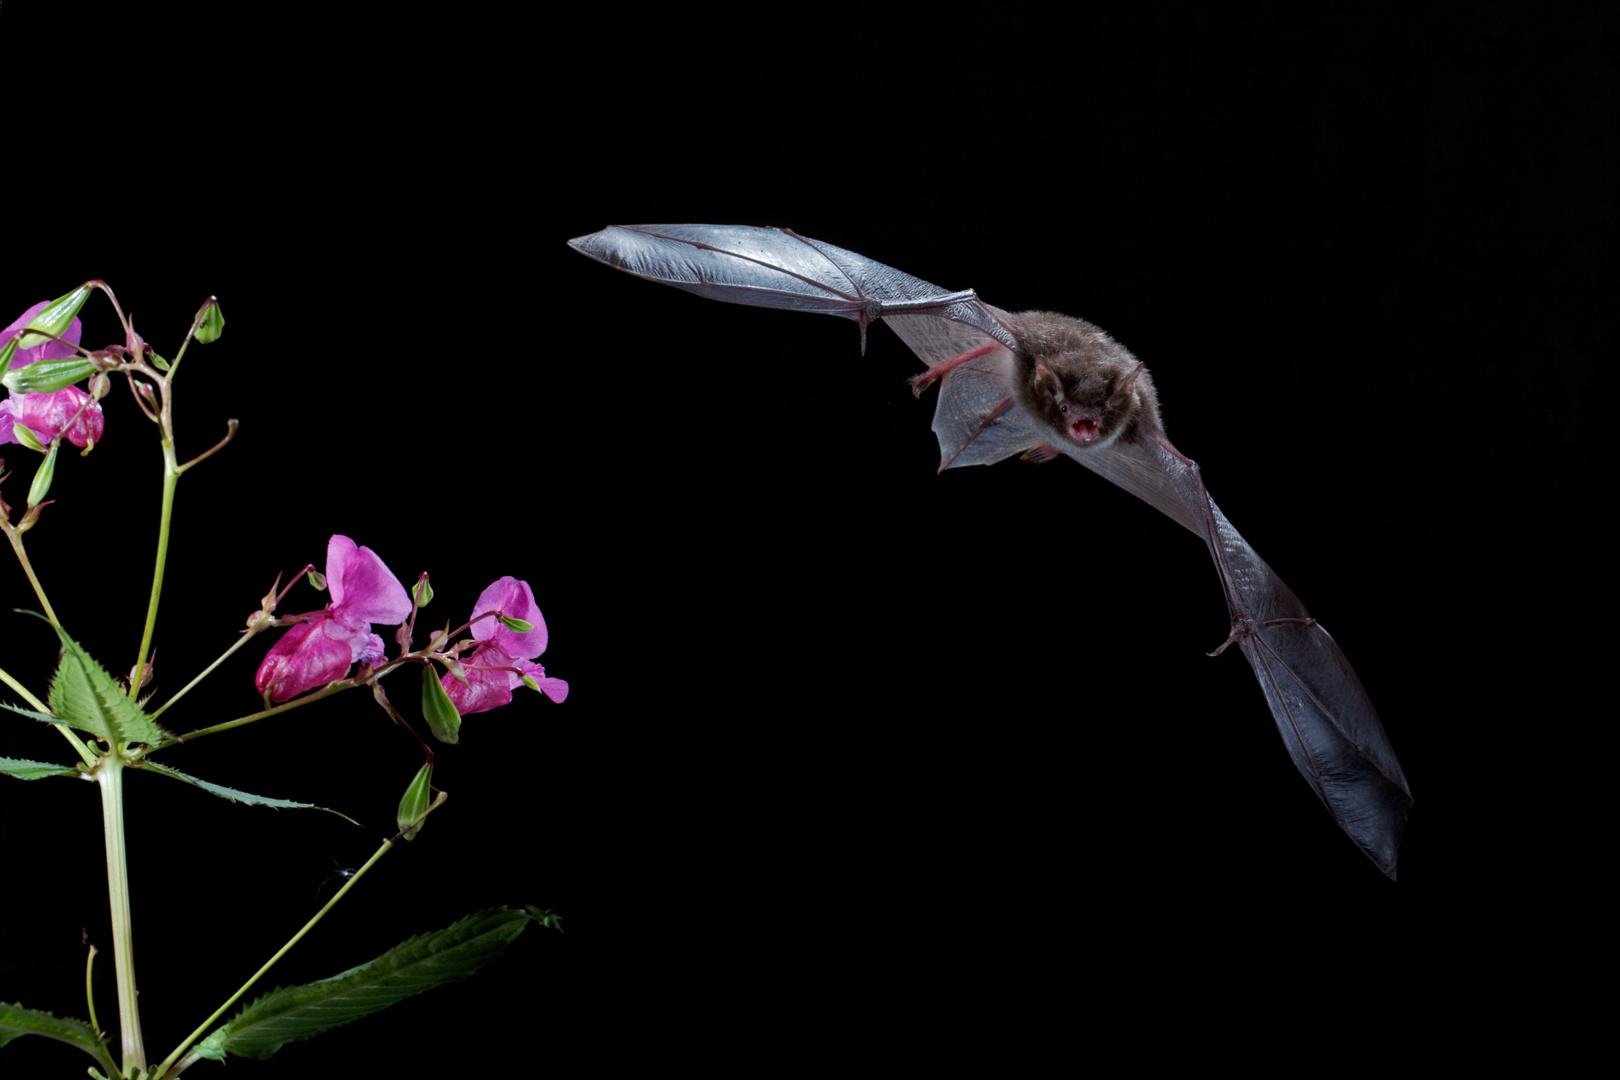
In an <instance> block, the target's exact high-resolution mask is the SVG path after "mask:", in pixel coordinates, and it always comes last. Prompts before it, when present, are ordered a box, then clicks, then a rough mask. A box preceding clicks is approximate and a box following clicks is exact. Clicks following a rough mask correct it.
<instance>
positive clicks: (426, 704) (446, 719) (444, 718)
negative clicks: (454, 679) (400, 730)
mask: <svg viewBox="0 0 1620 1080" xmlns="http://www.w3.org/2000/svg"><path fill="white" fill-rule="evenodd" d="M422 716H423V718H424V719H425V720H427V722H428V730H430V731H432V732H433V737H434V738H435V739H438V740H439V741H440V742H442V743H458V742H460V741H461V714H460V713H459V712H457V711H456V703H455V702H453V701H451V700H450V695H449V694H447V693H445V690H444V684H443V683H441V682H440V681H439V673H438V672H437V671H435V670H434V669H433V665H432V664H427V665H424V666H423V668H422Z"/></svg>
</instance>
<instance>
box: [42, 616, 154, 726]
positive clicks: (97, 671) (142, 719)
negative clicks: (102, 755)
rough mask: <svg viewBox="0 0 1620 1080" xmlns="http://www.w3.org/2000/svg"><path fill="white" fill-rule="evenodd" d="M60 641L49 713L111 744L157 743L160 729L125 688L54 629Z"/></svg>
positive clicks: (62, 631)
mask: <svg viewBox="0 0 1620 1080" xmlns="http://www.w3.org/2000/svg"><path fill="white" fill-rule="evenodd" d="M55 629H56V636H57V637H59V638H61V639H62V660H61V663H59V664H57V666H56V674H55V675H54V676H52V678H51V692H50V696H49V697H48V698H47V699H46V700H48V701H49V702H50V704H51V711H52V712H54V713H55V714H56V715H57V716H59V717H61V719H62V721H63V722H64V723H66V724H67V725H68V726H69V727H72V728H77V729H78V730H80V731H88V732H90V734H92V735H96V736H99V737H100V738H103V739H106V740H107V741H108V742H111V743H115V744H116V743H156V742H159V741H161V740H162V738H163V729H162V728H160V727H158V726H157V724H155V723H153V722H152V718H151V717H149V716H147V715H146V713H145V712H143V711H142V710H141V707H140V706H139V705H137V704H136V703H135V702H133V701H131V700H130V698H129V695H128V694H126V693H124V688H123V687H122V686H120V685H119V684H118V682H117V681H116V680H115V679H113V677H112V676H111V675H108V674H107V671H106V669H105V668H103V667H102V666H101V665H100V664H98V663H96V662H95V661H94V660H92V659H90V654H89V653H87V652H85V651H84V649H83V648H82V647H81V646H80V645H79V643H78V642H76V641H74V640H73V639H72V638H70V637H68V635H67V631H66V630H63V629H62V628H61V627H60V626H58V627H56V628H55Z"/></svg>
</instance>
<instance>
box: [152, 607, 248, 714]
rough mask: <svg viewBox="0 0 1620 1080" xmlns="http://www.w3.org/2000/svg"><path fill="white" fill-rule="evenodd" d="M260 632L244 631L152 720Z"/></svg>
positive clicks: (182, 688)
mask: <svg viewBox="0 0 1620 1080" xmlns="http://www.w3.org/2000/svg"><path fill="white" fill-rule="evenodd" d="M258 632H259V631H258V629H257V628H254V629H249V630H247V631H244V632H243V633H242V635H241V636H240V637H238V638H237V639H236V642H235V644H233V645H232V646H231V647H230V648H228V649H226V650H225V651H224V652H222V653H220V654H219V659H218V660H215V661H214V662H213V663H212V664H209V665H208V666H207V667H205V668H203V669H202V671H200V672H198V674H197V677H196V678H195V679H192V680H191V681H190V682H188V683H186V685H184V686H182V687H181V688H180V689H178V690H176V691H175V692H174V696H173V697H171V698H170V699H169V700H168V701H165V702H164V703H163V707H162V708H160V709H158V710H157V711H156V712H154V713H153V714H152V719H153V720H156V719H157V718H158V717H160V716H162V715H163V714H164V713H166V712H168V711H169V708H170V706H172V705H173V704H174V703H175V702H177V701H179V700H180V699H181V698H183V697H185V696H186V694H187V693H188V692H190V690H191V688H192V687H194V686H196V685H197V684H198V683H200V682H202V681H203V680H204V679H206V678H207V677H208V675H209V673H210V672H212V671H213V670H214V669H215V668H217V667H219V665H221V664H223V663H224V662H225V661H226V659H227V658H228V657H229V656H230V655H231V654H232V653H233V652H235V651H236V650H237V649H240V648H241V647H242V646H244V645H246V644H247V643H248V642H249V641H251V640H253V638H254V637H255V636H257V634H258ZM188 738H189V736H188Z"/></svg>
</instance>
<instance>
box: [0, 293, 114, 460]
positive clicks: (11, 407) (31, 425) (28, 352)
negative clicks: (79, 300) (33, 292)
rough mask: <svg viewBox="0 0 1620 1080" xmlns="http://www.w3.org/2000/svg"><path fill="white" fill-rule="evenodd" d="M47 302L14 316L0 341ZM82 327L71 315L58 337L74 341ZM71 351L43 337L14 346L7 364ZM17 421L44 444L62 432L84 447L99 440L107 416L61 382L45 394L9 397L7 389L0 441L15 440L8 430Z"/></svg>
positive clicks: (58, 356)
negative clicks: (37, 341)
mask: <svg viewBox="0 0 1620 1080" xmlns="http://www.w3.org/2000/svg"><path fill="white" fill-rule="evenodd" d="M48 303H50V301H48V300H41V301H40V302H39V303H37V304H35V305H34V306H33V307H31V308H29V309H28V310H27V311H25V312H23V313H22V314H21V315H19V316H17V318H16V319H15V320H13V321H12V323H11V325H10V326H8V327H6V328H5V329H4V330H0V345H4V344H5V343H6V342H8V341H10V340H11V339H12V338H14V337H16V336H17V334H18V333H19V332H20V331H21V330H22V328H23V327H25V326H27V325H28V320H30V319H32V318H33V317H34V316H35V315H38V314H39V313H40V312H41V311H43V310H45V305H46V304H48ZM83 329H84V328H83V327H82V326H81V325H80V324H79V320H78V319H74V320H73V322H72V323H71V324H70V325H69V326H68V329H67V333H65V334H63V335H62V337H63V338H65V339H66V340H68V341H71V342H72V343H73V344H75V345H77V344H78V343H79V337H80V335H81V334H82V333H83ZM72 355H73V350H72V349H71V348H69V347H68V346H66V345H63V344H62V343H61V342H57V341H46V342H43V343H42V344H39V345H34V346H32V347H30V348H27V349H18V350H17V351H16V352H15V353H13V354H12V356H11V365H10V366H11V369H13V370H15V369H16V368H20V367H27V366H28V365H29V364H32V363H34V362H35V361H38V360H62V359H65V358H66V357H69V356H72ZM87 402H88V405H87V404H86V403H87ZM81 408H82V409H83V410H84V411H83V412H82V413H81V412H80V411H79V410H80V409H81ZM75 417H77V419H75ZM70 421H71V423H70ZM17 424H21V425H23V426H24V427H26V428H28V429H30V430H31V431H33V433H34V434H35V435H37V436H38V437H39V441H40V442H42V443H45V444H46V445H50V442H51V440H52V439H55V438H56V437H58V436H62V437H64V438H66V439H67V441H68V442H70V443H72V444H73V445H74V446H79V447H84V446H89V445H90V443H92V442H100V441H101V436H102V433H103V432H104V431H106V428H107V419H106V417H104V416H103V415H102V413H101V404H100V403H99V402H96V401H91V400H90V395H89V394H87V393H85V392H84V391H83V390H80V389H79V388H78V387H77V386H65V387H63V388H62V389H60V390H57V391H54V392H53V393H49V394H22V395H19V396H17V397H11V396H10V395H9V392H8V394H7V396H6V397H5V398H0V445H4V444H5V443H9V442H16V441H17V437H16V434H15V432H14V431H13V430H12V428H13V427H14V425H17Z"/></svg>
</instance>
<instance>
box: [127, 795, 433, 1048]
mask: <svg viewBox="0 0 1620 1080" xmlns="http://www.w3.org/2000/svg"><path fill="white" fill-rule="evenodd" d="M447 798H448V796H447V795H446V794H445V793H444V792H442V791H441V792H439V794H438V797H437V798H435V799H434V800H433V803H432V805H430V806H429V807H428V808H427V809H425V810H423V811H422V812H421V813H420V814H418V815H417V816H416V817H415V818H413V819H411V821H410V823H409V824H407V825H406V826H405V827H404V828H403V829H401V830H400V831H399V832H397V833H395V834H394V835H393V836H391V837H389V838H388V839H387V840H384V841H383V842H382V845H381V846H380V847H378V848H377V850H376V851H374V852H372V855H371V858H369V859H367V860H366V864H365V865H364V866H362V867H361V868H360V869H358V870H356V871H355V872H354V874H353V875H351V876H350V878H349V880H348V881H346V882H344V883H343V888H341V889H339V890H338V891H337V892H336V893H335V894H333V896H332V899H330V900H328V901H327V902H326V906H325V907H323V908H321V910H319V911H317V912H316V913H315V914H314V915H313V916H312V917H311V918H310V920H309V922H307V923H305V924H304V925H303V927H302V928H301V929H300V930H299V931H298V933H296V934H294V935H293V936H292V937H291V938H289V939H288V940H287V944H285V945H283V946H282V947H281V948H279V949H277V950H276V954H275V955H274V956H272V957H271V958H270V959H268V960H266V961H265V962H264V966H263V967H261V968H260V969H259V970H258V971H255V972H254V973H253V975H252V976H251V977H250V978H249V979H248V981H247V982H245V983H243V984H242V986H241V988H240V989H239V990H237V991H236V993H234V994H232V995H231V996H230V997H228V998H226V999H225V1003H224V1004H223V1005H221V1006H220V1007H219V1008H217V1009H215V1010H214V1014H213V1015H212V1016H210V1017H209V1018H208V1019H206V1020H204V1021H203V1022H202V1023H201V1024H198V1025H197V1030H196V1031H193V1032H192V1033H191V1034H190V1035H187V1036H186V1037H185V1038H184V1039H182V1040H181V1041H180V1045H179V1046H177V1047H175V1048H174V1051H173V1052H172V1053H170V1054H169V1056H168V1057H166V1058H164V1059H163V1062H162V1063H161V1064H160V1065H158V1067H157V1069H156V1070H155V1071H154V1072H153V1074H152V1075H154V1076H158V1077H166V1076H168V1075H169V1072H168V1070H169V1068H170V1066H172V1065H173V1064H174V1063H175V1061H176V1060H177V1059H178V1058H179V1057H180V1055H182V1054H184V1053H185V1052H186V1051H187V1050H189V1049H190V1048H191V1045H192V1044H193V1043H195V1042H196V1041H197V1040H198V1039H200V1038H202V1037H203V1034H204V1033H205V1032H207V1031H208V1029H209V1028H210V1027H212V1026H213V1023H214V1021H215V1020H218V1019H219V1018H220V1017H221V1016H224V1015H225V1011H226V1010H227V1009H229V1008H230V1007H231V1006H232V1005H235V1004H236V1003H237V1002H238V1001H239V1000H241V997H242V995H243V994H245V993H247V992H248V991H249V990H251V989H253V984H254V983H256V982H258V981H259V980H260V979H262V978H264V976H265V973H266V972H268V971H269V970H270V969H271V968H273V967H275V966H276V962H277V961H278V960H280V959H281V958H282V957H283V956H286V955H287V953H289V952H291V951H292V947H293V946H294V945H297V944H298V943H299V942H300V941H302V940H304V935H306V934H308V933H309V932H310V931H311V930H313V929H315V926H316V924H318V923H319V922H320V921H321V920H322V919H324V918H325V917H326V913H327V912H328V911H331V910H332V909H333V908H334V907H336V906H337V902H338V901H339V900H342V899H343V897H344V896H345V895H347V893H348V891H349V890H350V889H352V888H354V887H355V886H356V885H358V884H360V879H361V878H363V877H365V876H366V871H368V870H370V869H371V868H372V867H373V866H375V865H377V860H378V859H381V858H382V857H383V856H384V855H386V854H388V853H389V852H390V851H392V850H393V849H394V841H395V840H398V839H399V838H400V837H401V836H404V835H405V834H406V833H407V832H409V831H410V830H411V829H414V828H415V827H416V826H417V825H420V824H421V823H422V822H423V821H425V820H427V816H428V815H429V814H431V813H433V811H435V810H437V809H438V808H439V807H440V806H443V805H444V802H445V800H446V799H447Z"/></svg>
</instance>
